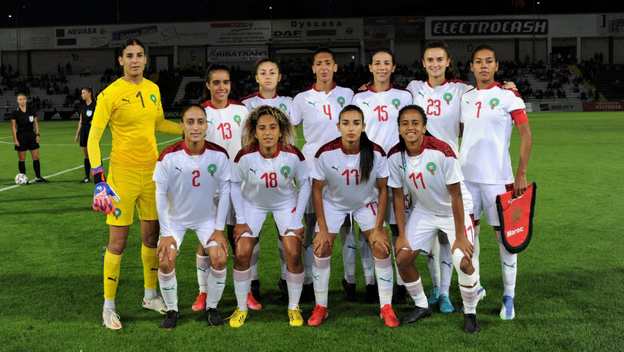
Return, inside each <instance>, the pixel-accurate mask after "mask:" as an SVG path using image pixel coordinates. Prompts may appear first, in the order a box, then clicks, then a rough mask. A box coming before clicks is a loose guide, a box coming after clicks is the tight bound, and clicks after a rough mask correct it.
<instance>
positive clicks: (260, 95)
mask: <svg viewBox="0 0 624 352" xmlns="http://www.w3.org/2000/svg"><path fill="white" fill-rule="evenodd" d="M258 96H259V97H260V98H261V99H275V98H277V97H278V96H279V95H277V92H275V95H274V96H273V98H265V97H264V96H263V95H262V94H260V92H258Z"/></svg>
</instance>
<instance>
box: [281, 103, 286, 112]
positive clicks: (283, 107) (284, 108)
mask: <svg viewBox="0 0 624 352" xmlns="http://www.w3.org/2000/svg"><path fill="white" fill-rule="evenodd" d="M280 109H282V111H283V112H287V111H288V109H286V104H280Z"/></svg>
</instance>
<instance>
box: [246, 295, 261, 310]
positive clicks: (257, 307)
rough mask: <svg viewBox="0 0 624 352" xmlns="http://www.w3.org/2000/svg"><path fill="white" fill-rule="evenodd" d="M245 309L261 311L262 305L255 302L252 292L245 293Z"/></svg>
mask: <svg viewBox="0 0 624 352" xmlns="http://www.w3.org/2000/svg"><path fill="white" fill-rule="evenodd" d="M247 307H249V309H252V310H260V309H262V304H260V302H258V301H256V298H255V297H254V295H253V293H252V292H247Z"/></svg>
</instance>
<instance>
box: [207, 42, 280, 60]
mask: <svg viewBox="0 0 624 352" xmlns="http://www.w3.org/2000/svg"><path fill="white" fill-rule="evenodd" d="M264 57H269V46H268V45H256V46H221V47H218V46H217V47H209V48H208V50H207V55H206V58H207V59H206V61H208V62H241V61H257V60H260V59H262V58H264Z"/></svg>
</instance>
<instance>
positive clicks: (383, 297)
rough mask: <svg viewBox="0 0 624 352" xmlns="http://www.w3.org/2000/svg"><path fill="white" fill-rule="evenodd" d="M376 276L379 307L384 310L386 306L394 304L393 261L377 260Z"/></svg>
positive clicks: (386, 259) (388, 259)
mask: <svg viewBox="0 0 624 352" xmlns="http://www.w3.org/2000/svg"><path fill="white" fill-rule="evenodd" d="M375 275H377V289H378V290H379V305H380V306H381V307H382V308H383V306H385V305H386V304H392V289H393V287H394V283H393V280H392V278H393V277H392V276H393V272H392V259H390V257H388V258H385V259H377V258H375Z"/></svg>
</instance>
